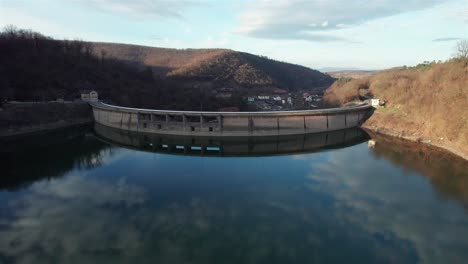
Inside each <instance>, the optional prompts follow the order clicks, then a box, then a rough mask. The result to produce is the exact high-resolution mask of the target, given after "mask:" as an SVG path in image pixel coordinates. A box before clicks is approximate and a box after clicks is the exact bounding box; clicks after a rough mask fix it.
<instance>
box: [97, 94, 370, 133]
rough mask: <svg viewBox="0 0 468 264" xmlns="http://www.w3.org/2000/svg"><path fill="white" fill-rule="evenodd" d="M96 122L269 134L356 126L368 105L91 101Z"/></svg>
mask: <svg viewBox="0 0 468 264" xmlns="http://www.w3.org/2000/svg"><path fill="white" fill-rule="evenodd" d="M90 105H91V107H92V109H93V115H94V120H95V122H96V123H99V124H102V125H105V126H109V127H114V128H119V129H122V130H129V131H136V132H143V133H154V134H168V135H191V136H268V135H297V134H307V133H319V132H328V131H335V130H341V129H347V128H354V127H358V126H360V125H361V124H362V122H363V121H364V120H365V119H367V118H368V117H369V115H370V113H371V111H372V109H373V108H372V107H371V106H370V105H367V104H364V105H358V106H350V107H342V108H330V109H320V110H302V111H274V112H207V111H173V110H151V109H139V108H129V107H120V106H114V105H109V104H104V103H102V102H92V103H90Z"/></svg>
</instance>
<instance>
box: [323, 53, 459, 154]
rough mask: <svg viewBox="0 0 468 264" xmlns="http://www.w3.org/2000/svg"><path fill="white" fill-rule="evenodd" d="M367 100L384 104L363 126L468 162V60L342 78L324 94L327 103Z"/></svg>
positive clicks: (330, 104)
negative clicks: (444, 151) (452, 154)
mask: <svg viewBox="0 0 468 264" xmlns="http://www.w3.org/2000/svg"><path fill="white" fill-rule="evenodd" d="M368 98H378V99H380V101H381V102H383V103H384V104H385V105H384V107H382V108H377V109H376V110H375V111H374V113H373V115H372V116H371V117H370V118H369V119H368V120H366V122H364V124H363V125H362V127H363V128H365V129H367V130H371V131H374V132H378V133H380V134H386V135H389V136H393V137H398V138H403V139H407V140H410V141H415V142H421V143H424V144H429V145H433V146H436V147H439V148H443V149H445V150H447V151H450V152H452V153H454V154H456V155H458V156H460V157H463V158H464V159H465V160H468V59H467V58H454V59H451V60H449V61H447V62H438V63H435V62H433V63H425V64H420V65H418V66H415V67H402V68H398V69H391V70H386V71H382V72H379V73H376V74H374V75H372V76H370V77H367V78H363V79H351V78H341V79H338V80H337V81H336V82H335V83H334V84H333V85H332V86H331V87H330V88H329V89H327V90H326V91H325V95H324V100H325V102H326V103H327V105H328V106H343V105H347V104H349V103H356V102H359V101H362V100H364V99H368Z"/></svg>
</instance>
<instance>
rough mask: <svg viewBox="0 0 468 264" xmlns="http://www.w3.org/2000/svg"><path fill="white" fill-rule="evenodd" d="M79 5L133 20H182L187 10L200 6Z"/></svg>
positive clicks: (163, 2) (103, 1)
mask: <svg viewBox="0 0 468 264" xmlns="http://www.w3.org/2000/svg"><path fill="white" fill-rule="evenodd" d="M79 3H81V4H83V5H86V6H89V7H92V8H95V9H97V10H100V11H103V12H108V13H114V14H121V15H125V16H128V17H130V18H133V19H154V18H157V19H159V18H182V17H183V15H182V12H183V11H184V10H185V9H187V8H190V7H193V6H195V5H198V4H195V3H194V2H192V1H187V0H177V1H169V0H132V1H125V0H90V1H80V2H79Z"/></svg>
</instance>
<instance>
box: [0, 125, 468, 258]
mask: <svg viewBox="0 0 468 264" xmlns="http://www.w3.org/2000/svg"><path fill="white" fill-rule="evenodd" d="M97 132H99V131H97ZM101 132H102V131H101ZM101 132H99V133H98V134H95V133H94V132H90V131H86V132H85V130H84V129H81V128H80V129H74V130H65V131H58V132H54V133H52V134H48V135H39V136H34V137H28V138H22V139H20V140H17V141H14V142H7V143H5V142H2V144H3V146H4V147H3V148H2V153H1V159H2V167H3V173H2V176H1V178H0V263H236V264H238V263H268V264H271V263H468V173H467V172H468V164H467V162H465V161H463V160H461V159H458V158H455V157H453V156H451V155H449V154H446V153H443V152H440V151H437V150H434V149H431V148H427V147H421V146H418V145H414V144H410V143H406V142H397V141H394V140H390V139H388V138H385V137H378V136H375V137H377V138H375V139H376V140H377V145H376V147H375V148H368V145H367V141H366V140H367V135H365V136H362V135H361V134H359V135H356V134H352V135H353V136H351V137H350V136H349V135H350V134H349V133H348V134H346V135H344V134H339V133H338V134H333V135H331V134H330V135H328V136H327V135H325V134H323V135H322V136H321V137H318V138H304V137H300V138H294V137H292V138H291V137H290V138H286V139H274V140H266V141H265V140H264V141H261V140H260V141H261V144H260V143H258V142H256V141H249V142H242V141H236V142H235V143H232V142H231V143H230V142H221V143H220V145H219V146H221V148H220V149H223V150H224V152H223V153H221V152H220V151H219V150H218V149H216V148H214V147H213V148H211V151H212V152H210V151H209V150H208V149H206V152H204V153H203V154H202V153H201V150H199V149H196V148H195V149H188V150H187V149H185V150H184V149H183V148H178V147H176V146H177V144H178V143H177V140H180V139H164V138H151V137H149V138H148V137H133V136H131V135H122V134H119V133H114V134H112V132H110V133H107V134H106V133H104V134H103V133H101ZM350 133H355V132H350ZM340 137H341V139H343V141H342V142H341V143H339V144H338V143H337V142H338V141H337V142H332V138H340ZM348 137H349V138H348ZM324 138H325V139H324ZM183 141H184V140H183ZM189 141H190V144H192V145H196V144H197V139H189ZM205 141H206V140H205ZM167 142H172V143H174V142H175V143H174V144H173V145H172V147H171V143H167ZM184 142H185V141H184ZM206 142H208V143H207V144H214V145H216V144H217V141H216V139H214V140H212V139H209V140H208V141H206ZM285 142H286V143H285ZM288 142H289V143H288ZM311 142H315V143H311ZM317 142H322V143H323V142H325V143H324V144H322V145H320V144H319V143H317ZM330 142H332V143H330ZM243 146H244V148H243ZM314 146H315V147H314ZM318 147H320V148H321V149H320V150H319V149H317V148H318ZM171 148H172V151H170V149H171ZM197 151H198V152H197ZM217 151H218V152H217ZM208 152H210V153H208ZM286 153H289V154H288V155H284V154H286ZM230 154H232V155H230ZM278 154H281V155H278Z"/></svg>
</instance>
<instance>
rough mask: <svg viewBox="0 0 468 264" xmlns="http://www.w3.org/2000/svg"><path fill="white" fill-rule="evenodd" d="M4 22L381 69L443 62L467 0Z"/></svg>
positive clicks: (248, 6)
mask: <svg viewBox="0 0 468 264" xmlns="http://www.w3.org/2000/svg"><path fill="white" fill-rule="evenodd" d="M8 24H13V25H16V26H17V27H20V28H28V29H33V30H36V31H39V32H41V33H43V34H46V35H49V36H52V37H55V38H60V39H62V38H66V39H83V40H89V41H105V42H121V43H131V44H139V45H147V46H156V47H169V48H229V49H234V50H239V51H245V52H250V53H254V54H258V55H265V56H268V57H270V58H273V59H277V60H281V61H287V62H292V63H297V64H301V65H305V66H308V67H311V68H318V69H320V68H324V67H345V68H351V67H353V68H361V69H383V68H389V67H394V66H401V65H415V64H417V63H420V62H422V61H425V60H446V59H448V58H450V57H451V56H452V55H453V53H454V46H455V44H456V41H457V40H459V39H467V38H468V0H391V1H390V0H377V1H364V0H354V1H345V0H330V1H326V0H308V1H280V0H270V1H268V0H243V1H241V0H239V1H235V0H227V1H222V0H218V1H208V0H205V1H190V0H173V1H170V0H134V1H124V0H74V1H72V0H70V1H58V0H35V1H33V0H30V1H28V0H0V27H3V26H5V25H8Z"/></svg>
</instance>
